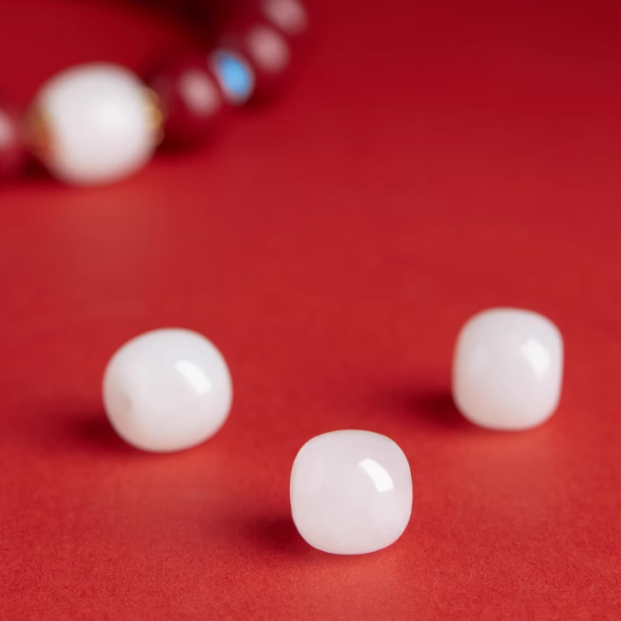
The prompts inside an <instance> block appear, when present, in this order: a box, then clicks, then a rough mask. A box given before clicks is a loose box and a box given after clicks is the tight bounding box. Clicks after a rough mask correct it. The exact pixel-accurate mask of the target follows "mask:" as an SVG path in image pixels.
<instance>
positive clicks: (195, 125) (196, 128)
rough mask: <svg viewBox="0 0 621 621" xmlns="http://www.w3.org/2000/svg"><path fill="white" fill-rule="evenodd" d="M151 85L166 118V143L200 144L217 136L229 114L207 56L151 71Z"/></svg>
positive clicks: (176, 60) (174, 60)
mask: <svg viewBox="0 0 621 621" xmlns="http://www.w3.org/2000/svg"><path fill="white" fill-rule="evenodd" d="M147 84H148V85H149V86H150V87H151V88H152V89H153V90H154V91H155V93H156V94H157V96H158V98H159V100H160V105H161V108H162V113H163V115H164V140H165V141H166V142H167V143H169V144H173V145H182V146H183V145H196V144H200V143H202V142H204V141H205V140H206V139H208V138H209V137H210V135H212V134H213V133H214V131H215V130H216V129H218V126H219V125H220V124H221V123H222V120H223V118H224V116H225V114H226V103H225V99H224V96H223V93H222V90H221V88H220V86H219V83H218V80H217V79H216V77H215V76H214V74H213V73H212V71H211V69H210V68H209V66H208V59H207V54H205V56H204V57H203V56H201V55H199V54H196V55H188V56H184V57H178V58H172V59H169V60H168V61H165V62H163V63H160V64H159V65H158V66H157V68H156V69H155V70H154V71H152V72H151V75H150V77H149V78H148V79H147Z"/></svg>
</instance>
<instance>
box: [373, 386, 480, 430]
mask: <svg viewBox="0 0 621 621" xmlns="http://www.w3.org/2000/svg"><path fill="white" fill-rule="evenodd" d="M373 403H374V405H375V407H379V408H381V409H383V410H384V411H386V412H392V413H395V414H398V415H400V416H401V417H406V418H407V419H408V420H409V421H411V422H413V423H419V424H421V425H422V426H424V427H438V426H440V427H444V428H450V429H453V430H456V431H468V430H470V431H474V430H475V428H474V426H473V425H471V424H470V423H469V422H468V421H467V420H466V419H464V417H463V416H462V415H461V414H460V413H459V411H458V410H457V408H456V407H455V403H454V402H453V397H452V395H451V392H450V390H449V389H447V388H436V387H418V388H417V387H412V386H392V387H386V388H384V389H383V390H381V391H380V392H379V393H377V394H376V395H375V397H374V399H373Z"/></svg>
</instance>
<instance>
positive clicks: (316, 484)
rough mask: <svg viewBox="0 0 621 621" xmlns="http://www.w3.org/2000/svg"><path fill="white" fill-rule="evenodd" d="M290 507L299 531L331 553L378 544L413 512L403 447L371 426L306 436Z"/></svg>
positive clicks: (391, 538)
mask: <svg viewBox="0 0 621 621" xmlns="http://www.w3.org/2000/svg"><path fill="white" fill-rule="evenodd" d="M291 510H292V513H293V521H294V522H295V525H296V527H297V529H298V531H299V532H300V535H302V537H303V538H304V539H305V540H306V541H307V542H308V543H309V544H310V545H311V546H313V547H315V548H317V549H319V550H323V551H324V552H332V553H333V554H365V553H367V552H374V551H376V550H381V549H382V548H385V547H386V546H389V545H390V544H392V543H394V542H395V541H396V540H397V539H399V537H400V536H401V535H402V534H403V531H404V530H405V527H406V526H407V524H408V521H409V520H410V515H411V513H412V476H411V474H410V466H409V464H408V460H407V458H406V456H405V455H404V454H403V451H402V450H401V449H400V448H399V447H398V446H397V444H395V443H394V442H393V441H392V440H391V439H390V438H387V437H386V436H382V435H380V434H377V433H372V432H370V431H352V430H346V431H332V432H330V433H325V434H323V435H320V436H317V437H315V438H313V439H312V440H309V441H308V442H307V443H306V444H305V445H304V446H303V447H302V448H301V449H300V451H299V453H298V454H297V457H296V458H295V461H294V463H293V470H292V472H291Z"/></svg>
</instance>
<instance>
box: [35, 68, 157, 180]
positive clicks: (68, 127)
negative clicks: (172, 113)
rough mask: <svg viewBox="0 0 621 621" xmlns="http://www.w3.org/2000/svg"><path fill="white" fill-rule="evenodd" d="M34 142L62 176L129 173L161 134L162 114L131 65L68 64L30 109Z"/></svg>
mask: <svg viewBox="0 0 621 621" xmlns="http://www.w3.org/2000/svg"><path fill="white" fill-rule="evenodd" d="M30 117H31V119H35V120H36V128H35V130H34V131H31V132H30V133H31V135H32V136H34V140H33V146H34V150H35V152H36V154H37V155H38V157H39V159H41V160H42V161H43V163H44V164H45V165H46V166H47V167H48V169H49V170H50V172H51V173H52V174H53V175H54V176H56V177H57V178H59V179H61V180H63V181H66V182H68V183H74V184H79V185H89V184H102V183H109V182H113V181H117V180H119V179H122V178H123V177H127V176H128V175H131V174H132V173H134V172H136V171H137V170H139V169H140V168H141V167H142V166H144V165H145V164H146V163H147V162H148V161H149V159H150V158H151V155H152V154H153V151H154V149H155V147H156V146H157V144H158V142H159V139H160V121H161V118H160V113H159V110H158V109H157V106H156V105H155V102H154V99H153V97H152V96H151V95H150V92H149V91H148V90H147V89H146V88H145V87H144V85H143V84H142V82H140V80H138V78H137V77H136V76H135V75H134V74H133V73H132V72H130V71H129V70H127V69H125V68H123V67H121V66H118V65H113V64H108V63H93V64H87V65H80V66H78V67H73V68H71V69H67V70H65V71H63V72H61V73H59V74H57V75H56V76H54V77H53V78H51V79H50V80H49V81H48V82H46V83H45V84H44V85H43V86H42V87H41V89H40V91H39V93H38V95H37V97H36V99H35V102H34V104H33V107H32V109H31V114H30Z"/></svg>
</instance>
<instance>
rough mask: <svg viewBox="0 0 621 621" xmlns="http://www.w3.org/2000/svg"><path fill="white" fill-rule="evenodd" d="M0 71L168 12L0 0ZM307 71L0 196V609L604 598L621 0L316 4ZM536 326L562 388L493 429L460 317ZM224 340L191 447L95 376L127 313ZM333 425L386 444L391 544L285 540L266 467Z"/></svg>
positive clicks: (600, 609) (608, 548)
mask: <svg viewBox="0 0 621 621" xmlns="http://www.w3.org/2000/svg"><path fill="white" fill-rule="evenodd" d="M0 10H1V15H2V36H1V37H0V58H2V59H3V61H2V63H1V64H0V84H1V85H3V86H4V87H5V88H6V89H7V90H9V91H10V92H11V93H15V94H18V95H20V96H22V97H24V98H27V97H29V96H30V95H32V93H33V92H34V89H35V88H36V86H37V84H38V83H40V82H41V80H42V79H44V78H45V77H47V76H49V75H51V74H52V73H53V72H54V71H56V70H58V69H61V68H63V67H65V66H67V65H70V64H72V63H76V62H80V61H86V60H99V59H108V60H112V61H119V62H124V63H126V64H128V65H130V66H132V67H140V66H142V64H143V63H144V62H145V61H146V60H147V59H148V58H149V57H150V56H151V55H153V54H155V53H159V52H160V51H162V50H164V49H166V48H167V47H168V46H170V45H171V44H173V43H174V42H175V41H180V40H183V39H184V37H185V36H187V33H186V31H185V30H184V28H183V26H181V25H178V24H177V25H173V24H172V22H169V21H168V20H167V18H166V16H165V15H164V14H163V13H157V12H156V13H154V12H151V11H149V10H148V8H146V9H145V8H135V7H129V6H126V5H123V4H116V3H114V2H104V1H102V2H101V3H99V2H78V1H77V0H74V1H71V0H22V1H20V2H19V3H18V2H9V0H3V1H2V3H1V4H0ZM315 17H316V19H315V22H316V27H315V39H314V42H313V43H312V46H311V47H312V51H311V54H310V57H309V59H308V62H307V64H306V67H305V69H304V71H303V75H301V76H300V77H299V79H298V80H297V81H295V83H294V84H293V85H292V86H291V88H290V89H289V91H288V93H287V95H286V96H285V97H284V98H282V99H280V100H279V101H277V102H274V103H273V104H271V105H270V106H266V107H260V108H253V109H249V110H246V111H244V112H241V113H240V114H238V115H237V117H238V118H236V119H234V122H233V123H231V127H230V129H227V131H226V132H225V135H223V136H222V137H221V138H220V139H219V140H218V141H217V142H216V143H215V144H213V145H211V146H210V147H208V148H206V149H205V150H203V151H199V152H191V153H185V154H177V155H173V154H165V155H161V156H159V157H158V158H157V159H156V160H155V161H154V162H153V163H152V165H150V166H149V167H148V168H147V169H146V170H145V171H144V172H142V173H140V174H139V175H137V176H136V177H134V178H132V179H130V180H128V181H126V182H123V183H120V184H118V185H115V186H111V187H105V188H96V189H71V188H67V187H63V186H61V185H58V184H56V183H54V182H53V181H52V180H49V179H47V178H45V177H41V176H33V177H32V178H30V179H29V180H28V181H26V182H24V183H21V184H14V185H10V186H6V187H3V188H1V189H0V285H1V292H2V293H1V295H2V298H1V304H0V354H1V356H2V362H1V373H0V618H1V619H2V620H4V619H7V620H14V619H17V620H22V619H69V618H71V619H130V618H131V619H199V618H200V619H269V620H273V621H279V620H284V619H289V620H291V619H300V620H303V621H305V620H310V619H359V620H366V619H369V620H371V619H416V620H421V621H425V620H432V619H460V620H468V619H477V620H478V621H483V620H488V619H489V620H497V619H529V620H530V619H563V620H567V619H619V618H621V594H620V592H621V459H620V449H619V447H620V446H621V413H620V404H621V383H620V382H619V377H620V374H621V315H620V311H619V303H620V302H621V289H620V286H621V245H620V243H619V233H620V231H621V228H620V227H621V207H620V205H621V174H620V173H621V146H620V145H621V46H620V43H619V36H618V33H619V31H620V29H621V8H619V6H618V4H617V3H613V2H603V1H601V0H596V1H587V0H580V1H571V0H569V1H567V2H554V1H552V0H545V1H542V2H538V1H535V0H520V1H518V0H508V1H507V2H497V1H492V0H478V1H473V2H460V1H458V0H435V1H434V0H420V1H417V2H409V1H407V2H406V1H405V0H404V1H401V2H400V1H399V0H387V1H386V2H383V3H377V2H373V3H371V2H362V1H361V0H357V1H354V0H341V1H339V2H329V1H328V0H325V1H324V2H322V3H318V5H317V7H316V15H315ZM497 305H512V306H519V307H525V308H531V309H535V310H538V311H540V312H542V313H544V314H546V315H548V316H549V317H550V318H552V319H553V320H554V321H555V322H557V324H558V325H559V327H560V328H561V330H562V331H563V334H564V337H565V344H566V353H567V359H566V375H565V384H564V392H563V398H562V402H561V406H560V409H559V410H558V412H557V414H556V415H555V416H554V417H553V419H552V420H551V421H550V422H549V423H548V424H546V425H544V426H543V427H541V428H539V429H536V430H534V431H530V432H527V433H518V434H503V433H492V432H486V431H483V430H480V429H477V428H475V427H473V426H471V425H469V424H468V423H466V422H465V421H464V420H462V419H461V418H460V416H459V415H458V413H457V412H456V410H455V409H454V407H453V405H452V404H451V400H450V394H449V387H450V386H449V371H450V363H451V355H452V347H453V343H454V339H455V337H456V334H457V331H458V329H459V327H460V326H461V324H462V323H463V322H464V321H465V320H466V319H467V318H468V317H470V316H471V315H472V314H473V313H475V312H476V311H479V310H481V309H483V308H486V307H490V306H497ZM165 326H182V327H188V328H192V329H195V330H198V331H200V332H202V333H204V334H206V335H207V336H208V337H209V338H211V339H212V340H213V341H214V342H215V343H216V344H217V345H218V346H219V347H220V348H221V350H222V351H223V352H224V354H225V356H226V358H227V360H228V361H229V363H230V366H231V369H232V373H233V378H234V382H235V403H234V408H233V411H232V414H231V417H230V419H229V422H228V423H227V424H226V425H225V427H224V428H223V430H222V431H221V432H220V433H219V434H218V435H217V436H216V437H214V438H213V439H212V440H210V441H209V442H207V443H205V444H204V445H202V446H200V447H198V448H196V449H193V450H189V451H186V452H182V453H178V454H172V455H164V456H162V455H150V454H146V453H141V452H138V451H136V450H133V449H131V448H129V447H128V446H126V445H124V444H123V442H121V441H120V440H119V439H117V438H116V437H115V435H114V434H113V432H112V431H111V429H110V428H109V426H108V424H107V423H106V419H105V416H104V413H103V410H102V406H101V402H100V380H101V376H102V372H103V368H104V365H105V364H106V362H107V360H108V358H109V357H110V355H111V354H112V353H113V352H114V351H115V349H116V348H117V347H119V346H120V345H121V344H122V343H123V342H124V341H126V340H127V339H129V338H130V337H132V336H135V335H136V334H138V333H141V332H143V331H146V330H149V329H153V328H158V327H165ZM341 428H362V429H370V430H373V431H377V432H380V433H384V434H387V435H389V436H390V437H391V438H393V439H394V440H396V441H397V442H398V443H399V444H400V446H401V447H402V448H403V449H404V451H405V453H406V454H407V456H408V458H409V460H410V464H411V468H412V475H413V482H414V494H415V496H414V511H413V517H412V520H411V523H410V525H409V527H408V529H407V530H406V532H405V534H404V535H403V537H402V539H401V540H400V541H398V542H397V544H395V545H394V546H392V547H390V548H388V549H386V550H384V551H381V552H378V553H375V554H370V555H367V556H362V557H337V556H331V555H327V554H323V553H321V552H318V551H316V550H313V549H312V548H310V547H309V546H307V545H306V544H305V543H304V541H302V540H301V538H300V537H299V536H298V535H297V533H296V531H295V529H294V527H293V525H292V523H291V519H290V511H289V504H288V481H289V473H290V467H291V464H292V461H293V458H294V456H295V454H296V452H297V450H298V449H299V448H300V446H301V445H302V444H303V443H304V442H305V441H306V440H308V439H309V438H310V437H312V436H314V435H316V434H319V433H322V432H326V431H329V430H334V429H341Z"/></svg>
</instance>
